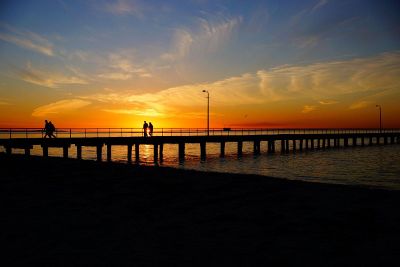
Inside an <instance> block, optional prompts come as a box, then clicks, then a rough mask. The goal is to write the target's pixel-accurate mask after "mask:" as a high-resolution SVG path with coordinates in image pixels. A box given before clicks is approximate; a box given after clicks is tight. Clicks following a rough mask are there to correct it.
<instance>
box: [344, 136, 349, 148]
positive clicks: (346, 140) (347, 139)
mask: <svg viewBox="0 0 400 267" xmlns="http://www.w3.org/2000/svg"><path fill="white" fill-rule="evenodd" d="M343 145H344V146H345V147H348V146H349V138H347V137H345V138H344V139H343Z"/></svg>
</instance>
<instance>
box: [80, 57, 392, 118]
mask: <svg viewBox="0 0 400 267" xmlns="http://www.w3.org/2000/svg"><path fill="white" fill-rule="evenodd" d="M378 77H379V78H378ZM399 88H400V52H395V53H385V54H381V55H377V56H375V57H370V58H358V59H352V60H347V61H334V62H322V63H315V64H310V65H304V66H299V65H297V66H289V65H284V66H280V67H276V68H271V69H268V70H259V71H257V72H256V73H245V74H243V75H238V76H234V77H229V78H226V79H223V80H219V81H214V82H209V83H199V84H187V85H182V86H177V87H172V88H168V89H165V90H162V91H159V92H156V93H151V94H150V93H135V94H133V93H132V92H129V91H126V92H112V93H103V94H96V95H89V96H85V99H88V100H90V101H98V102H102V103H111V104H113V105H123V106H124V107H127V108H124V109H122V110H121V109H120V108H117V109H115V110H114V112H117V111H118V112H125V113H127V112H131V113H135V114H138V113H139V111H140V110H153V111H152V113H153V114H174V113H176V112H178V111H180V110H182V108H183V109H184V110H187V111H188V112H193V111H194V109H196V107H201V106H204V97H205V94H204V93H202V90H204V89H207V90H208V91H209V92H210V95H211V105H215V106H218V107H220V108H223V107H228V106H231V107H232V106H235V107H238V106H243V105H263V104H267V103H271V102H277V101H288V100H291V99H297V98H301V99H304V100H306V101H315V99H321V100H318V101H317V103H318V104H314V105H306V106H304V107H303V110H302V112H303V113H309V112H312V111H315V110H317V109H318V108H319V105H325V106H326V105H334V104H337V103H338V101H337V100H335V99H339V98H341V97H343V96H348V95H351V94H353V95H355V96H356V95H359V94H360V93H362V94H365V93H371V92H373V93H374V94H375V95H376V91H377V90H378V91H379V92H380V91H385V90H389V91H390V90H399ZM366 104H367V103H361V104H357V105H356V104H355V105H354V106H353V107H352V108H353V109H354V108H359V107H362V106H363V105H366ZM109 112H111V110H109Z"/></svg>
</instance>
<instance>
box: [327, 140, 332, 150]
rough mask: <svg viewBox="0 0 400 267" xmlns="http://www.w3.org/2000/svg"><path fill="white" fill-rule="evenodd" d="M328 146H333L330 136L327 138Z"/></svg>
mask: <svg viewBox="0 0 400 267" xmlns="http://www.w3.org/2000/svg"><path fill="white" fill-rule="evenodd" d="M327 148H331V139H330V138H328V139H327Z"/></svg>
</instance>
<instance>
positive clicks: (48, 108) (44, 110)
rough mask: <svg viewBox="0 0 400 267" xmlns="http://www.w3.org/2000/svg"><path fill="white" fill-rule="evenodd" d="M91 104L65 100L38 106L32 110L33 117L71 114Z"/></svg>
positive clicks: (80, 100) (78, 100)
mask: <svg viewBox="0 0 400 267" xmlns="http://www.w3.org/2000/svg"><path fill="white" fill-rule="evenodd" d="M90 104H91V102H90V101H87V100H82V99H66V100H61V101H57V102H54V103H50V104H47V105H44V106H40V107H38V108H36V109H34V110H33V113H32V116H33V117H44V116H47V115H52V114H61V113H67V112H71V111H74V110H77V109H80V108H83V107H85V106H88V105H90Z"/></svg>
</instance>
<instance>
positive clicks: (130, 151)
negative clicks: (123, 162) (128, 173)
mask: <svg viewBox="0 0 400 267" xmlns="http://www.w3.org/2000/svg"><path fill="white" fill-rule="evenodd" d="M127 159H128V163H131V162H132V144H128V155H127Z"/></svg>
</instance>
